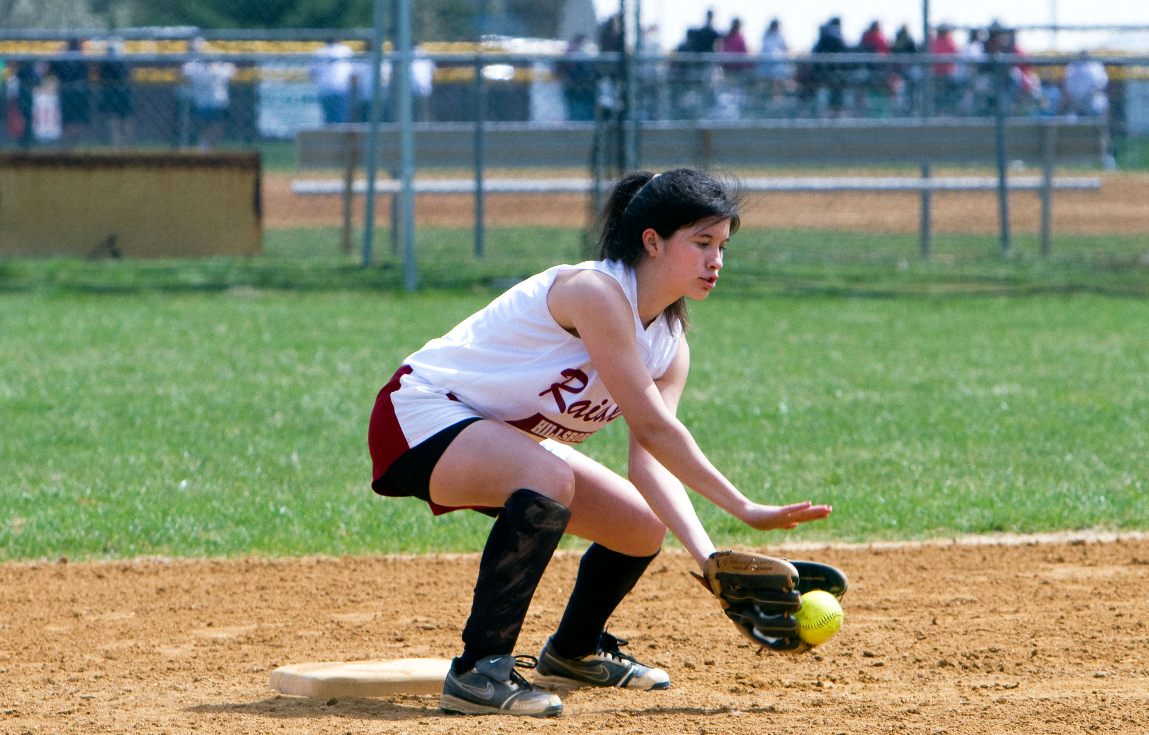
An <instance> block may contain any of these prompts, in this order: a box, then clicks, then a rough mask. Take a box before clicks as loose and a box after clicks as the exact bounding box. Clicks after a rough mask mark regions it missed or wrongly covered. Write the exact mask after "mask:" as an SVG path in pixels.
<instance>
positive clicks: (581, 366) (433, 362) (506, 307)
mask: <svg viewBox="0 0 1149 735" xmlns="http://www.w3.org/2000/svg"><path fill="white" fill-rule="evenodd" d="M571 270H595V271H598V272H600V273H604V274H606V275H608V276H610V277H611V278H613V279H614V280H615V281H616V282H618V284H619V285H620V286H621V287H622V290H623V293H624V294H625V295H626V299H627V301H628V302H629V303H630V307H631V314H632V316H633V318H634V331H635V337H636V339H637V342H638V349H639V353H640V355H641V357H642V362H643V365H645V366H646V369H647V370H649V371H650V375H651V377H653V378H659V377H661V376H662V375H663V373H665V372H666V370H667V368H669V367H670V363H671V361H672V360H673V359H674V356H675V354H677V352H678V344H679V340H680V339H681V338H682V329H681V326H680V325H678V324H677V323H676V324H675V325H674V326H673V327H671V325H669V324H668V323H667V320H666V316H665V315H662V314H660V315H659V316H658V318H657V319H655V320H654V322H653V323H652V324H651V325H650V327H649V328H644V327H643V325H642V320H641V319H640V318H639V316H638V283H637V280H636V277H635V272H634V270H633V269H632V268H627V267H625V266H624V265H622V264H621V263H619V262H615V261H588V262H585V263H580V264H579V265H573V266H572V265H560V266H555V267H554V268H550V269H548V270H546V271H543V272H542V273H539V274H538V275H536V276H533V277H531V278H529V279H527V280H525V281H523V282H522V283H520V284H518V285H516V286H515V287H514V288H511V289H510V290H508V291H507V292H505V293H504V294H502V295H501V296H499V297H498V298H497V299H495V300H494V301H493V302H491V304H490V305H488V306H487V307H486V308H485V309H483V310H482V311H479V312H477V313H476V314H474V315H472V316H471V317H469V318H468V319H466V320H465V321H463V322H462V323H461V324H459V325H458V326H457V327H455V328H454V329H452V330H451V331H450V332H448V333H447V334H446V335H445V336H443V337H441V338H439V339H433V340H431V341H430V342H428V343H427V344H426V345H425V346H424V347H423V348H422V349H421V350H419V351H418V352H416V353H414V354H413V355H411V356H410V357H408V358H407V359H406V360H405V361H404V364H405V365H406V366H407V367H409V368H410V370H411V372H410V373H408V374H406V375H404V376H403V377H402V379H401V382H400V389H399V390H398V391H396V392H395V393H394V395H393V396H392V398H391V400H392V403H393V404H394V407H395V415H396V418H397V419H398V421H399V424H400V426H401V427H402V429H403V433H404V434H405V436H406V439H407V443H408V445H409V446H415V445H416V444H418V443H420V442H422V441H423V440H425V439H427V438H429V437H430V436H432V435H433V434H434V433H436V432H437V431H438V430H440V429H443V428H445V427H446V425H449V424H448V423H447V422H448V421H451V422H453V421H454V420H457V417H459V416H463V417H465V416H466V415H467V413H469V412H467V411H466V409H465V408H464V406H466V407H469V408H470V409H472V410H473V414H471V415H479V416H482V417H483V418H488V419H495V420H497V421H502V422H504V423H506V424H509V425H510V426H514V427H515V428H517V429H519V430H521V431H523V432H525V433H527V434H529V435H531V436H532V437H534V438H535V439H537V440H540V441H542V440H545V439H551V440H554V441H556V442H560V443H562V444H567V445H572V444H578V443H579V442H582V441H583V440H585V439H586V438H587V437H589V436H590V435H591V434H593V433H594V432H596V431H598V430H599V429H601V428H602V427H603V426H605V425H606V424H607V423H609V422H611V421H613V420H614V419H616V418H618V416H619V415H620V411H619V409H618V406H617V405H616V404H615V402H614V400H613V399H612V398H611V397H610V394H609V393H608V392H607V390H606V387H605V386H604V385H603V384H602V381H601V379H600V378H599V376H598V371H597V370H595V367H594V365H593V364H592V363H591V359H590V355H589V354H588V353H587V351H586V346H585V345H584V344H583V341H582V340H581V339H579V338H578V337H575V336H574V335H572V334H570V333H569V332H567V331H566V330H565V329H563V328H562V327H561V326H559V324H558V323H557V322H556V321H555V320H554V317H553V316H551V312H550V309H549V308H548V307H547V294H548V293H549V291H550V288H551V285H552V284H553V283H554V280H555V277H556V276H557V275H558V274H559V273H563V272H566V271H571ZM444 398H447V399H449V400H450V401H451V402H452V403H454V402H455V401H458V403H454V406H450V407H449V406H448V405H444V403H445V402H444V401H443V399H444ZM428 399H437V400H434V401H433V403H435V404H438V405H439V407H440V408H438V409H436V408H433V407H432V405H431V404H432V402H431V401H429V400H428ZM460 403H461V404H463V405H459V404H460ZM443 409H447V410H446V411H444V410H443ZM437 416H442V418H437Z"/></svg>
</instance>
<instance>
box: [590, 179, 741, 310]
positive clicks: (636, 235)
mask: <svg viewBox="0 0 1149 735" xmlns="http://www.w3.org/2000/svg"><path fill="white" fill-rule="evenodd" d="M741 207H742V195H741V193H740V192H739V190H738V186H737V182H736V181H734V180H724V179H723V178H720V177H717V176H714V175H712V174H709V173H707V172H705V171H701V170H698V169H693V168H677V169H674V170H673V171H666V172H664V173H661V174H657V175H656V174H654V173H653V172H651V171H635V172H633V173H629V174H626V175H625V176H623V177H622V178H620V179H619V180H618V181H617V182H615V185H614V188H612V189H611V191H610V196H609V197H608V198H607V200H606V204H604V205H603V208H602V212H600V213H599V218H598V231H599V240H598V242H599V259H600V260H616V261H619V262H620V263H622V264H623V265H626V266H628V267H630V268H633V267H634V266H635V265H636V264H637V263H638V261H640V260H641V259H642V257H643V256H644V255H645V254H646V248H645V247H644V246H643V244H642V233H643V232H645V231H646V230H647V229H653V230H654V231H655V232H657V233H658V236H659V237H661V238H663V239H668V238H670V237H671V236H672V235H674V233H675V232H678V231H679V230H681V229H682V228H683V227H689V226H690V225H693V224H697V223H700V222H718V221H721V220H730V234H734V233H735V232H737V231H738V226H739V224H740V222H741V220H740V218H739V212H740V210H741ZM663 314H664V315H665V316H666V321H667V322H668V323H669V324H670V325H672V326H673V325H674V323H675V322H678V323H679V324H681V325H682V327H683V329H685V328H686V327H687V325H688V323H689V322H688V319H687V310H686V299H685V297H683V298H679V299H678V300H677V301H675V302H674V303H673V304H671V305H670V306H668V307H666V309H665V310H664V311H663Z"/></svg>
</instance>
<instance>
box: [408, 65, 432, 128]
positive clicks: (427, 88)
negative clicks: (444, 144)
mask: <svg viewBox="0 0 1149 735" xmlns="http://www.w3.org/2000/svg"><path fill="white" fill-rule="evenodd" d="M434 84H435V62H434V61H431V60H430V59H429V58H427V52H426V51H424V50H423V48H422V47H416V49H415V55H414V58H413V59H411V95H412V97H413V98H414V103H415V109H414V111H413V112H414V117H415V120H416V121H417V122H430V120H431V118H432V114H431V94H432V92H434Z"/></svg>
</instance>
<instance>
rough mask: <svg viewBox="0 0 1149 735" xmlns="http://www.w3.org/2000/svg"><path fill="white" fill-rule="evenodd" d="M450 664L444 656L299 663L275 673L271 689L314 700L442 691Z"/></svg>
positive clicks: (283, 667)
mask: <svg viewBox="0 0 1149 735" xmlns="http://www.w3.org/2000/svg"><path fill="white" fill-rule="evenodd" d="M450 667H451V662H450V660H448V659H442V658H401V659H395V660H391V661H347V662H343V661H328V662H323V663H312V664H295V665H293V666H281V667H280V668H278V669H276V670H275V671H273V672H271V688H272V689H275V690H277V691H279V692H282V693H283V694H292V695H295V696H297V697H311V698H313V699H328V698H330V697H385V696H389V695H393V694H439V693H440V692H442V691H443V680H444V679H446V678H447V671H448V669H450Z"/></svg>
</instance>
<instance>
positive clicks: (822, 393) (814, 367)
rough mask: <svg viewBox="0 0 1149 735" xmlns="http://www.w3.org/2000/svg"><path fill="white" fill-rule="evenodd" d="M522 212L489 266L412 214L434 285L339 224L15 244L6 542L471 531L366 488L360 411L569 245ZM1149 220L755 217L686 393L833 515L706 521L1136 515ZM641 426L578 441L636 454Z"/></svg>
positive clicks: (389, 546)
mask: <svg viewBox="0 0 1149 735" xmlns="http://www.w3.org/2000/svg"><path fill="white" fill-rule="evenodd" d="M530 234H531V233H528V235H530ZM541 234H542V235H546V234H547V233H541ZM534 235H535V236H534V237H533V238H531V237H520V238H519V239H517V240H516V239H515V238H514V237H510V236H507V235H505V234H504V235H500V236H498V237H493V238H492V254H491V256H490V257H489V258H488V259H487V260H486V261H485V262H483V263H475V261H473V260H469V259H467V258H466V256H465V252H466V248H467V247H468V246H469V243H468V242H467V239H466V236H465V234H458V233H457V234H456V235H455V236H454V237H451V236H450V233H447V234H442V233H438V234H437V233H435V232H431V233H424V235H423V239H422V240H421V245H422V246H424V247H425V250H424V252H423V255H424V257H425V258H426V260H427V262H429V261H430V260H431V259H432V257H433V255H435V254H436V253H437V254H438V255H439V256H441V258H442V262H445V263H448V265H442V266H439V267H438V268H434V267H429V268H427V269H426V271H425V272H424V279H425V281H426V282H429V283H432V284H435V285H438V286H451V287H453V288H451V289H449V290H428V291H424V292H421V293H419V294H416V295H407V294H404V293H402V292H401V291H399V290H397V286H398V284H399V283H400V282H401V281H400V279H401V275H400V274H399V273H397V271H399V270H400V269H398V268H397V267H396V265H395V263H394V262H392V261H390V260H385V262H384V263H383V264H382V265H381V266H379V267H376V268H372V269H367V270H363V269H359V268H357V267H355V266H354V265H353V264H349V263H348V262H347V261H346V260H344V259H341V258H339V257H338V256H337V255H336V254H334V253H333V252H331V251H333V249H334V241H335V238H334V236H333V233H322V232H320V233H315V232H311V233H301V232H298V231H296V232H291V231H288V232H282V233H275V234H272V233H269V245H268V251H269V254H268V255H266V256H265V257H263V258H258V259H252V260H248V261H218V262H217V261H188V262H176V261H168V262H146V263H145V262H136V263H103V262H101V263H95V262H87V261H64V260H43V261H31V260H8V261H4V262H2V263H0V289H2V290H4V291H7V293H2V294H0V354H2V355H3V356H4V359H3V360H0V407H2V408H0V416H3V419H4V423H5V426H4V430H3V441H2V442H0V466H3V467H5V468H6V472H5V473H4V476H3V477H2V478H0V558H7V559H27V558H55V557H57V556H60V555H66V556H68V557H69V558H85V557H133V556H138V555H151V554H162V555H172V556H200V555H208V556H239V555H246V554H256V555H284V554H312V553H323V554H337V555H338V554H359V553H373V552H400V551H428V550H437V551H446V550H477V549H479V548H481V546H482V542H483V539H484V537H485V532H486V529H487V527H488V526H489V523H490V521H489V519H486V518H485V517H482V516H479V515H478V514H474V513H453V514H450V515H448V516H445V517H443V518H440V519H433V518H432V517H431V515H430V513H429V512H428V511H427V510H426V508H425V507H423V506H422V505H421V504H419V503H418V502H415V501H405V500H384V499H381V498H378V497H376V496H374V495H373V494H372V493H371V491H370V489H369V488H368V481H369V473H370V465H369V460H368V457H367V451H366V439H365V437H366V427H367V418H368V416H369V413H370V409H371V405H372V403H373V400H374V397H375V393H376V392H377V391H378V389H379V388H380V387H381V385H382V384H383V382H385V381H386V379H387V378H388V377H389V376H390V374H391V373H392V371H393V370H394V369H395V368H396V367H397V366H398V364H399V361H400V360H401V359H402V358H403V356H405V355H406V354H408V353H409V352H411V351H412V350H414V349H416V348H417V347H419V346H420V345H421V344H422V343H423V342H424V341H425V340H426V339H428V338H430V337H433V336H437V335H439V334H441V333H442V332H444V331H446V330H447V329H448V328H450V327H451V326H452V325H454V324H455V323H456V322H457V321H458V320H460V319H461V318H463V317H464V316H466V315H467V314H469V313H471V312H472V311H474V310H476V309H478V308H480V307H481V306H482V305H483V304H485V303H486V302H487V301H488V300H489V299H490V298H492V297H493V296H494V295H495V294H496V293H497V291H495V290H493V289H491V288H488V287H487V286H486V285H485V284H487V283H488V282H489V281H490V279H491V278H497V277H509V276H513V275H518V274H520V273H519V270H523V271H524V272H523V273H522V274H523V275H525V272H529V270H534V269H537V267H542V266H545V265H547V264H549V263H550V262H557V261H562V260H573V259H575V257H577V253H578V247H579V240H578V235H577V233H556V234H554V235H553V236H548V237H546V238H543V239H542V240H540V237H539V235H540V233H534ZM328 236H330V238H328ZM500 237H502V238H503V239H502V240H500V239H499V238H500ZM328 239H330V245H328V244H326V243H328ZM540 241H541V242H543V243H545V245H546V247H545V248H540V247H539V246H538V243H539V242H540ZM516 243H518V244H517V245H516ZM532 243H533V246H532V245H531V244H532ZM515 247H517V248H519V249H518V250H517V251H515V250H514V248H515ZM739 247H741V250H739V249H738V248H739ZM1144 247H1145V244H1144V243H1143V242H1136V241H1135V240H1133V239H1124V240H1123V239H1118V238H1110V239H1105V240H1098V239H1095V240H1093V241H1091V242H1090V243H1088V247H1086V246H1084V245H1083V246H1081V247H1076V248H1074V249H1073V250H1072V252H1074V253H1075V254H1076V255H1074V256H1073V257H1061V258H1059V259H1055V260H1054V261H1052V262H1048V263H1047V262H1044V261H1041V260H1040V259H1038V258H1036V257H1034V256H1033V255H1031V254H1027V248H1029V249H1030V250H1031V249H1032V242H1030V243H1028V244H1027V243H1026V242H1025V241H1024V240H1023V241H1022V243H1021V247H1020V248H1019V249H1020V250H1021V252H1020V253H1019V254H1018V255H1017V256H1016V257H1014V258H1011V259H1002V258H1000V257H997V256H995V255H994V254H993V252H992V248H993V241H992V239H989V238H980V239H978V238H947V239H943V240H942V241H941V242H940V243H939V252H948V253H949V255H947V256H946V257H945V258H937V259H935V260H934V261H932V262H930V263H925V264H923V263H920V262H919V261H915V260H910V258H912V253H913V243H912V238H904V239H903V240H901V241H899V240H898V238H878V237H876V236H861V235H852V236H839V235H826V234H818V233H773V234H764V233H758V234H756V233H745V234H744V235H743V236H742V237H741V238H739V240H737V241H736V242H735V244H734V245H733V246H732V248H731V251H730V254H729V258H728V261H729V264H728V268H727V271H726V272H725V273H726V275H724V282H723V283H722V284H720V286H725V288H722V287H720V288H719V289H718V291H717V292H716V293H715V295H714V296H712V297H711V298H710V299H708V300H707V301H706V302H703V303H701V304H697V305H695V308H694V311H693V315H694V321H695V329H694V331H693V333H692V336H691V344H692V347H693V353H694V366H693V370H692V373H691V377H690V383H689V386H688V390H687V393H686V396H685V398H684V400H683V404H682V409H681V415H682V418H683V419H684V421H685V422H686V423H687V425H688V426H689V427H690V428H691V429H692V431H693V432H694V433H695V436H696V437H697V438H698V440H699V442H700V443H701V444H702V446H703V447H704V449H706V451H707V452H708V453H709V454H710V456H711V457H712V459H713V460H714V461H715V464H717V465H718V466H719V467H720V468H722V469H723V470H724V471H726V472H727V473H728V475H729V476H730V477H731V479H733V480H734V481H735V483H736V484H738V485H739V486H740V487H741V488H742V489H743V490H744V491H745V492H746V493H747V494H749V495H751V496H752V497H754V498H757V499H759V500H762V501H764V502H790V501H795V500H801V499H806V498H810V499H814V500H817V501H822V502H829V503H832V504H833V505H834V507H835V513H834V515H833V516H831V518H830V519H829V520H828V521H827V522H823V523H819V524H816V525H811V526H809V527H807V528H804V529H801V531H796V532H789V533H773V534H760V533H757V532H752V531H748V530H747V529H745V528H743V527H740V526H739V525H738V524H737V523H736V522H734V521H732V520H731V519H729V518H728V517H725V516H723V515H722V514H721V513H719V512H717V511H715V510H714V509H713V508H712V507H711V506H709V505H708V504H706V503H705V502H703V501H700V502H699V505H698V507H699V510H700V513H701V515H702V516H703V519H704V522H705V523H706V525H707V526H708V528H709V529H710V530H711V531H712V533H713V534H714V536H715V538H716V541H717V543H718V544H719V545H720V546H721V545H729V544H760V543H766V542H779V541H782V540H793V539H797V538H804V539H836V540H868V539H877V538H927V537H934V536H939V535H946V536H948V535H951V534H963V533H980V532H993V531H1018V532H1031V531H1046V530H1056V529H1067V528H1068V529H1076V528H1092V527H1103V528H1117V529H1132V528H1144V527H1146V519H1147V518H1149V501H1147V491H1149V488H1146V487H1145V486H1144V483H1146V482H1149V330H1147V329H1146V328H1145V325H1146V324H1149V302H1147V301H1145V300H1143V299H1141V298H1124V297H1116V296H1112V295H1106V293H1107V292H1108V293H1115V294H1136V295H1143V294H1145V293H1146V292H1149V278H1147V275H1149V274H1147V273H1146V268H1145V267H1143V266H1140V265H1139V264H1138V261H1137V255H1138V252H1139V250H1141V249H1143V248H1144ZM328 248H329V249H330V251H329V250H328ZM907 250H908V254H907V252H906V251H907ZM1085 252H1088V253H1089V255H1088V256H1085V255H1082V253H1085ZM979 254H980V255H979ZM446 256H452V257H450V258H448V257H446ZM907 261H908V262H907ZM250 286H255V287H256V288H250ZM237 287H238V288H237ZM107 292H112V293H107ZM1091 292H1092V293H1091ZM1096 292H1100V293H1096ZM987 293H988V294H994V295H986V294H987ZM849 294H854V295H870V296H881V297H882V298H846V297H843V295H849ZM888 296H901V297H900V298H886V297H888ZM623 432H625V427H624V426H623V424H622V422H621V421H619V422H615V423H614V424H612V425H611V426H610V427H609V428H608V429H607V430H604V431H603V432H600V435H598V436H596V437H595V438H593V439H592V440H591V441H590V442H588V443H587V445H586V451H587V452H588V453H589V454H590V455H592V456H594V457H596V458H598V459H600V460H601V461H603V462H605V463H606V464H608V465H610V466H612V467H614V468H616V469H618V468H621V467H622V466H623V464H624V456H623V449H624V446H625V441H624V435H623Z"/></svg>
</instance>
